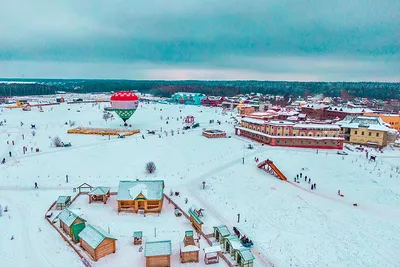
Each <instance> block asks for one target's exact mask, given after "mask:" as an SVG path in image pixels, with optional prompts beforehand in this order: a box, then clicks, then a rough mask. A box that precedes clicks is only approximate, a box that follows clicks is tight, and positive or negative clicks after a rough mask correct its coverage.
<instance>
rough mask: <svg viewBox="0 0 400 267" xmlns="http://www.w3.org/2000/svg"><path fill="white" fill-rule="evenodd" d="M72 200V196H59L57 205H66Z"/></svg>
mask: <svg viewBox="0 0 400 267" xmlns="http://www.w3.org/2000/svg"><path fill="white" fill-rule="evenodd" d="M70 200H71V196H59V197H58V199H57V204H65V203H67V202H68V201H70Z"/></svg>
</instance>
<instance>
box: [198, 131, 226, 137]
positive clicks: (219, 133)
mask: <svg viewBox="0 0 400 267" xmlns="http://www.w3.org/2000/svg"><path fill="white" fill-rule="evenodd" d="M203 136H205V137H207V138H226V132H225V131H221V130H204V131H203Z"/></svg>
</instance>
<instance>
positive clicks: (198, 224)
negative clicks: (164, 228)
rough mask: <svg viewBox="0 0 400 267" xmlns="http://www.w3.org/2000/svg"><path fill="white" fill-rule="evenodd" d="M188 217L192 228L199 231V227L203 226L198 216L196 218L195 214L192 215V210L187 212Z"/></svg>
mask: <svg viewBox="0 0 400 267" xmlns="http://www.w3.org/2000/svg"><path fill="white" fill-rule="evenodd" d="M189 216H190V222H191V223H192V225H193V227H194V228H195V229H196V230H199V231H201V227H202V225H203V222H202V221H201V220H200V218H199V216H197V214H196V213H194V211H193V210H191V209H190V210H189Z"/></svg>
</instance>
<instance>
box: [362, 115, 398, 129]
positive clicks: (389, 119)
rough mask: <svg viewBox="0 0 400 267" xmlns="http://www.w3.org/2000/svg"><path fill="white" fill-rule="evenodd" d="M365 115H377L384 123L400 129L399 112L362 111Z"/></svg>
mask: <svg viewBox="0 0 400 267" xmlns="http://www.w3.org/2000/svg"><path fill="white" fill-rule="evenodd" d="M364 116H367V117H379V118H381V119H382V120H383V121H384V122H385V123H387V124H389V125H390V128H392V129H395V130H397V131H400V114H375V113H364Z"/></svg>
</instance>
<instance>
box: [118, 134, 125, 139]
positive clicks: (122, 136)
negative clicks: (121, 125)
mask: <svg viewBox="0 0 400 267" xmlns="http://www.w3.org/2000/svg"><path fill="white" fill-rule="evenodd" d="M125 137H126V135H125V134H118V138H125Z"/></svg>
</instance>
